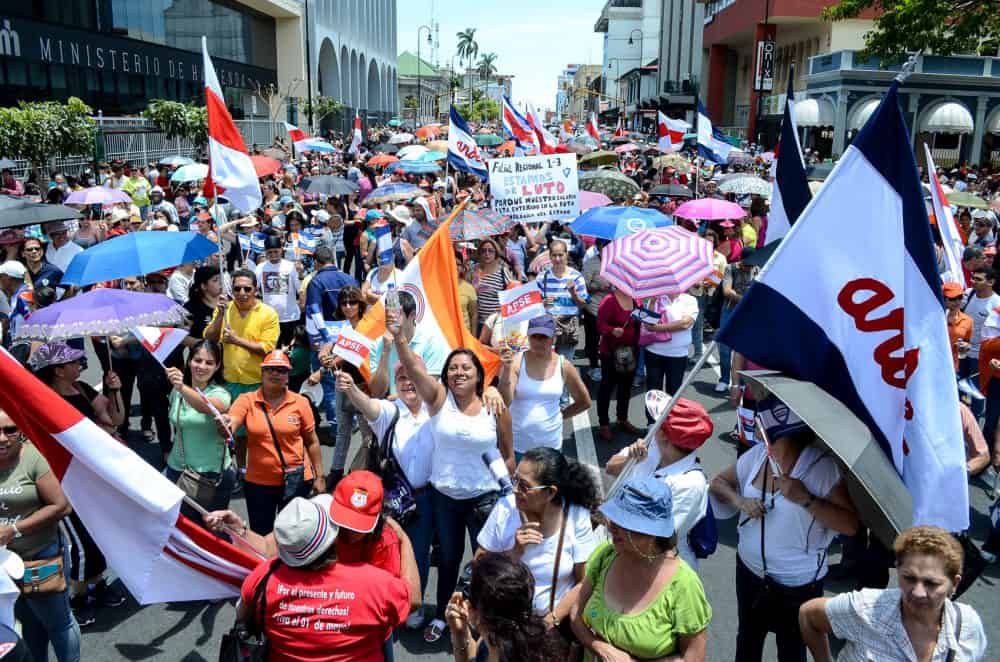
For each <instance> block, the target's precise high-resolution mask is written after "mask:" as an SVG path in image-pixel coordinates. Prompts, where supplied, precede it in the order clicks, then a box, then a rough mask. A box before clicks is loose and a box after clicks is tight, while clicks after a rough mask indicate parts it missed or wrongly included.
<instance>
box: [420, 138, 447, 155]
mask: <svg viewBox="0 0 1000 662" xmlns="http://www.w3.org/2000/svg"><path fill="white" fill-rule="evenodd" d="M424 147H426V148H427V149H429V150H430V151H432V152H444V153H445V154H447V153H448V141H447V140H432V141H430V142H429V143H427V144H426V145H424Z"/></svg>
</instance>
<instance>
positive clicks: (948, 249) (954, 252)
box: [924, 143, 965, 287]
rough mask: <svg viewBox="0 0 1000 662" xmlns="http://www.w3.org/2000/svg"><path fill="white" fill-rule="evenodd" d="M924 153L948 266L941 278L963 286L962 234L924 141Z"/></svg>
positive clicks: (936, 218)
mask: <svg viewBox="0 0 1000 662" xmlns="http://www.w3.org/2000/svg"><path fill="white" fill-rule="evenodd" d="M924 154H925V155H926V156H927V174H928V179H929V183H930V189H931V206H932V208H933V213H934V221H935V222H936V223H937V226H938V231H939V232H940V233H941V244H942V245H943V247H944V258H945V259H944V261H945V266H946V267H948V268H947V270H946V271H945V273H944V274H942V275H941V279H942V280H943V281H945V282H947V281H954V282H956V283H961V284H962V286H963V287H964V286H965V271H964V270H963V269H962V253H963V252H965V245H964V244H963V243H962V235H961V234H960V233H959V231H958V226H957V225H955V217H954V216H952V213H951V203H950V202H948V198H946V197H945V195H944V189H943V188H941V181H940V180H939V179H938V176H937V167H936V166H935V165H934V157H932V156H931V148H930V147H928V146H927V144H926V143H924Z"/></svg>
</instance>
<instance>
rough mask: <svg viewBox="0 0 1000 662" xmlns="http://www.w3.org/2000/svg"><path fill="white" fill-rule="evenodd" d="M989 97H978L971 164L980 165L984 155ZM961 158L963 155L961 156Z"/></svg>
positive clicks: (970, 157) (973, 127)
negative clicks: (984, 135)
mask: <svg viewBox="0 0 1000 662" xmlns="http://www.w3.org/2000/svg"><path fill="white" fill-rule="evenodd" d="M988 101H989V97H986V96H979V97H976V120H975V124H973V125H972V153H971V154H969V163H975V164H979V163H980V161H981V160H982V155H983V134H984V133H985V131H986V103H987V102H988ZM959 158H961V154H960V155H959Z"/></svg>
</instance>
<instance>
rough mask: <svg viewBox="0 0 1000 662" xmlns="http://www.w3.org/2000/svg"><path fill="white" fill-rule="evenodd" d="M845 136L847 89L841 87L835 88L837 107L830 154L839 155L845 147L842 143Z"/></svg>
mask: <svg viewBox="0 0 1000 662" xmlns="http://www.w3.org/2000/svg"><path fill="white" fill-rule="evenodd" d="M846 138H847V90H846V89H844V88H843V87H841V88H840V89H839V90H837V107H836V112H835V113H834V119H833V146H832V147H831V151H832V152H833V154H832V155H831V156H834V157H839V156H840V155H841V154H843V153H844V150H845V149H847V145H846V144H844V143H845V141H846Z"/></svg>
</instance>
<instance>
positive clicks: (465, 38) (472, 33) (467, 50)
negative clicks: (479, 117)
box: [455, 28, 479, 113]
mask: <svg viewBox="0 0 1000 662" xmlns="http://www.w3.org/2000/svg"><path fill="white" fill-rule="evenodd" d="M455 36H456V37H458V48H457V50H458V56H459V57H460V58H465V61H466V62H467V63H468V66H467V67H466V70H468V69H471V68H472V61H473V60H474V59H476V56H477V55H479V44H477V43H476V28H466V29H465V30H462V31H461V32H458V33H456V34H455ZM469 112H470V113H471V112H472V78H471V77H470V78H469Z"/></svg>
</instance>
